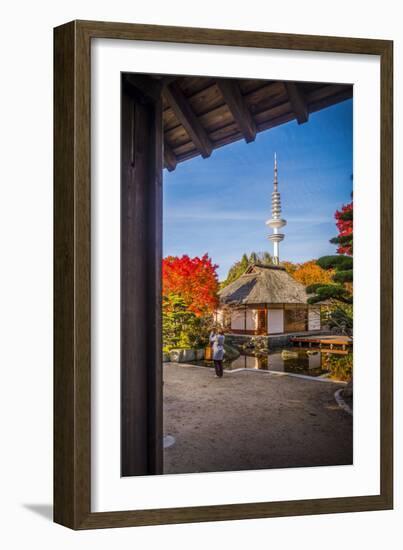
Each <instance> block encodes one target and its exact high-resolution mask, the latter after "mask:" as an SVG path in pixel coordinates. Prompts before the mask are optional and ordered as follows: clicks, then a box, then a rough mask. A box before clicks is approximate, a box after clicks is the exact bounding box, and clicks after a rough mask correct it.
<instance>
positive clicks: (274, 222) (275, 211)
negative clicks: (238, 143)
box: [266, 153, 287, 265]
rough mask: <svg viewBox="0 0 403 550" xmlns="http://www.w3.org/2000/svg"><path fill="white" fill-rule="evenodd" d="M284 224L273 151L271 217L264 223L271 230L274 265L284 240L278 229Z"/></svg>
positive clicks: (278, 260) (276, 262) (277, 262)
mask: <svg viewBox="0 0 403 550" xmlns="http://www.w3.org/2000/svg"><path fill="white" fill-rule="evenodd" d="M286 224H287V222H286V221H285V220H283V219H282V218H281V199H280V193H279V191H278V167H277V154H276V153H274V180H273V192H272V194H271V219H269V220H267V222H266V225H267V226H268V227H270V228H271V229H272V230H273V232H272V233H271V234H270V235H269V240H270V241H271V242H272V243H273V261H274V264H275V265H278V264H279V263H280V254H279V249H280V242H281V241H283V240H284V234H283V233H279V232H278V230H279V229H281V228H282V227H284V226H285V225H286Z"/></svg>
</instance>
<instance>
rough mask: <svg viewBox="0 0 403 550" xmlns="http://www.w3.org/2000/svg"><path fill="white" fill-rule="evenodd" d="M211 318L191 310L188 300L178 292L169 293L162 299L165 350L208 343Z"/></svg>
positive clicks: (203, 345)
mask: <svg viewBox="0 0 403 550" xmlns="http://www.w3.org/2000/svg"><path fill="white" fill-rule="evenodd" d="M210 323H211V320H210V318H206V317H200V316H197V315H195V314H194V313H193V312H192V311H189V309H188V307H187V305H186V302H185V301H184V300H183V298H181V297H180V296H179V295H177V294H169V295H168V296H164V297H163V301H162V339H163V351H164V352H166V353H167V352H169V351H170V350H171V349H178V348H179V349H180V348H182V349H196V348H202V347H205V346H206V345H207V343H208V325H209V324H210Z"/></svg>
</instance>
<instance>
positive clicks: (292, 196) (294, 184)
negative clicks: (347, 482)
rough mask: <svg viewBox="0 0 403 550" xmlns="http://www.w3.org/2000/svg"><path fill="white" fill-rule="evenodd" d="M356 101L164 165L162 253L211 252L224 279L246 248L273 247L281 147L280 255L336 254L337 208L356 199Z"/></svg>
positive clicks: (299, 257) (283, 257) (287, 257)
mask: <svg viewBox="0 0 403 550" xmlns="http://www.w3.org/2000/svg"><path fill="white" fill-rule="evenodd" d="M352 124H353V103H352V100H347V101H344V102H342V103H340V104H338V105H334V106H332V107H329V108H327V109H324V110H323V111H319V112H318V113H313V114H312V115H311V116H310V118H309V121H308V122H307V123H306V124H301V125H298V124H297V122H296V121H292V122H289V123H287V124H284V125H282V126H279V127H277V128H273V129H271V130H268V131H266V132H262V133H260V134H258V135H257V137H256V140H255V141H254V142H252V143H249V144H247V143H245V142H244V141H238V142H236V143H233V144H231V145H227V146H225V147H222V148H220V149H216V150H214V151H213V153H212V155H211V157H210V158H208V159H202V158H201V157H197V158H195V159H192V160H189V161H185V162H183V163H180V164H178V166H177V168H176V170H175V171H173V172H168V171H167V170H164V245H163V246H164V256H167V255H174V256H181V255H182V254H188V255H189V256H200V255H203V254H204V253H206V252H207V253H208V254H209V255H210V257H211V258H212V259H213V261H214V263H216V264H218V265H219V268H218V274H219V278H220V280H222V279H224V278H225V277H226V274H227V271H228V269H229V268H230V267H231V265H232V264H233V263H234V262H235V261H237V260H238V259H240V257H241V256H242V254H243V253H244V252H247V253H249V252H251V251H255V252H260V251H263V250H267V251H269V252H270V253H272V244H271V243H270V241H268V239H267V235H268V230H267V227H266V225H265V221H266V220H267V219H268V218H270V217H271V205H270V201H271V192H272V187H273V157H274V152H276V153H277V159H278V173H279V191H280V193H281V201H282V217H283V218H285V219H286V220H287V225H286V226H285V227H284V228H283V233H284V234H285V239H284V241H283V242H282V243H281V244H280V260H289V261H293V262H302V261H306V260H310V259H313V258H318V257H320V256H323V255H324V254H333V253H335V251H336V249H335V246H334V245H331V244H330V243H329V239H330V238H331V237H333V236H335V235H336V234H337V229H336V226H335V221H334V212H335V210H336V209H337V208H339V207H340V206H341V205H342V204H344V203H347V202H349V201H350V200H351V198H350V195H351V191H352V181H351V174H352V173H353V142H352V140H353V135H352V133H353V132H352Z"/></svg>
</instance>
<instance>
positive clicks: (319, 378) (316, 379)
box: [165, 361, 352, 414]
mask: <svg viewBox="0 0 403 550" xmlns="http://www.w3.org/2000/svg"><path fill="white" fill-rule="evenodd" d="M172 364H176V365H178V366H180V367H188V368H194V369H210V370H214V369H213V368H212V367H203V366H202V365H189V364H188V363H176V362H174V361H171V362H170V363H165V365H167V366H168V365H172ZM243 371H245V372H254V373H260V374H274V375H275V376H289V377H291V378H302V379H303V380H311V381H312V382H327V383H328V384H342V385H343V386H346V385H347V382H343V381H342V380H333V379H332V378H324V377H322V376H307V375H305V374H295V373H293V372H280V371H276V370H262V369H248V368H241V369H234V370H226V369H224V373H225V375H226V376H227V375H232V374H237V373H238V372H243ZM342 389H343V388H340V391H341V390H342ZM336 393H337V392H336ZM346 406H347V407H348V405H347V403H346ZM351 414H352V413H351Z"/></svg>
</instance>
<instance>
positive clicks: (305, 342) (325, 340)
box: [290, 336, 353, 355]
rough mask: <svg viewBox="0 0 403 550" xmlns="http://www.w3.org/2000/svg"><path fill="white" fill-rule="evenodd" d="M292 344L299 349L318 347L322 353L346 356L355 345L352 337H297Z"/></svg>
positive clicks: (292, 340) (292, 339) (291, 340)
mask: <svg viewBox="0 0 403 550" xmlns="http://www.w3.org/2000/svg"><path fill="white" fill-rule="evenodd" d="M290 342H291V343H292V344H293V345H294V346H296V345H298V346H299V347H309V348H311V347H318V348H319V349H320V350H321V351H323V352H326V351H329V352H332V353H340V354H342V355H345V354H347V353H348V352H349V350H350V348H351V347H352V345H353V339H352V338H350V336H295V337H293V338H290Z"/></svg>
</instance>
